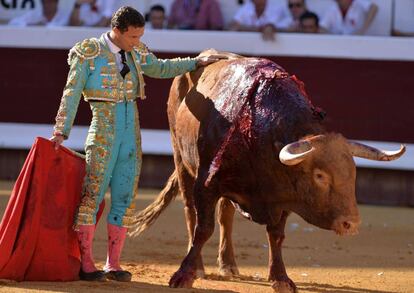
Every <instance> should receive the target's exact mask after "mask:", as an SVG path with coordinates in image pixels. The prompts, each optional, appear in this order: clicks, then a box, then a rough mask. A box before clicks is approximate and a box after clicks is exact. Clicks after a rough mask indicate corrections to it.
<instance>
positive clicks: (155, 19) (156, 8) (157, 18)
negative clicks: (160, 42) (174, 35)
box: [145, 5, 166, 29]
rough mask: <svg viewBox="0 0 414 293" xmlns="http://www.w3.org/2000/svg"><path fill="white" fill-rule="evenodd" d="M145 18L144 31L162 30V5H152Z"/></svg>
mask: <svg viewBox="0 0 414 293" xmlns="http://www.w3.org/2000/svg"><path fill="white" fill-rule="evenodd" d="M146 16H147V21H148V22H149V23H147V24H146V25H145V28H146V29H163V28H165V27H166V25H165V20H166V17H165V9H164V7H163V6H162V5H153V6H152V7H151V9H150V11H149V13H148V14H147V15H146Z"/></svg>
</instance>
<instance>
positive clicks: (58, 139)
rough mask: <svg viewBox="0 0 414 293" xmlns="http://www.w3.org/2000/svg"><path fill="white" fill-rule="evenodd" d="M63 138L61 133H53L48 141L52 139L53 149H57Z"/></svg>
mask: <svg viewBox="0 0 414 293" xmlns="http://www.w3.org/2000/svg"><path fill="white" fill-rule="evenodd" d="M64 140H65V138H64V137H63V135H60V134H56V135H53V136H52V137H51V138H50V141H52V142H53V143H54V144H55V150H57V149H59V147H60V145H61V144H62V143H63V141H64Z"/></svg>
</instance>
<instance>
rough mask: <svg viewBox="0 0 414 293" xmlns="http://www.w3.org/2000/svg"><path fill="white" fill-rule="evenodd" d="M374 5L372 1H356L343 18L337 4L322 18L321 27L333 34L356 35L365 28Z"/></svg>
mask: <svg viewBox="0 0 414 293" xmlns="http://www.w3.org/2000/svg"><path fill="white" fill-rule="evenodd" d="M372 4H373V3H372V1H371V0H354V1H353V2H352V4H351V6H350V7H349V9H348V12H347V13H346V15H345V18H343V17H342V12H341V10H340V8H339V6H338V5H337V4H336V3H335V4H334V5H333V6H332V7H331V8H330V9H329V10H328V11H327V12H326V14H325V15H324V17H323V18H322V20H321V22H320V26H321V27H324V28H325V29H327V30H328V31H329V32H330V33H333V34H345V35H350V34H354V33H356V32H357V31H358V30H359V29H361V28H362V27H363V26H364V23H365V20H366V18H367V13H368V11H369V9H370V8H371V5H372Z"/></svg>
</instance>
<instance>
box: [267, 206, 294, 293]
mask: <svg viewBox="0 0 414 293" xmlns="http://www.w3.org/2000/svg"><path fill="white" fill-rule="evenodd" d="M288 216H289V213H288V212H286V211H283V212H282V215H281V217H280V220H279V222H278V223H277V224H276V225H267V226H266V230H267V238H268V241H269V281H273V284H272V288H273V289H274V290H275V292H280V293H293V292H297V289H296V285H295V283H293V281H292V280H291V279H289V277H288V275H287V273H286V269H285V264H284V263H283V259H282V243H283V240H284V239H285V225H286V219H287V217H288Z"/></svg>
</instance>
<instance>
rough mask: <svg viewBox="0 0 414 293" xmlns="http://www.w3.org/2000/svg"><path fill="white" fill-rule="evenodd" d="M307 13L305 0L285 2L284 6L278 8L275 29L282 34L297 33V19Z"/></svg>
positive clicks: (288, 0)
mask: <svg viewBox="0 0 414 293" xmlns="http://www.w3.org/2000/svg"><path fill="white" fill-rule="evenodd" d="M306 11H307V7H306V3H305V0H287V3H286V5H283V6H280V7H278V10H277V11H276V12H275V14H276V15H277V21H276V29H277V30H278V31H282V32H298V31H299V30H300V28H299V26H300V25H299V22H300V21H299V19H300V17H301V15H303V14H304V13H305V12H306Z"/></svg>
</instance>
